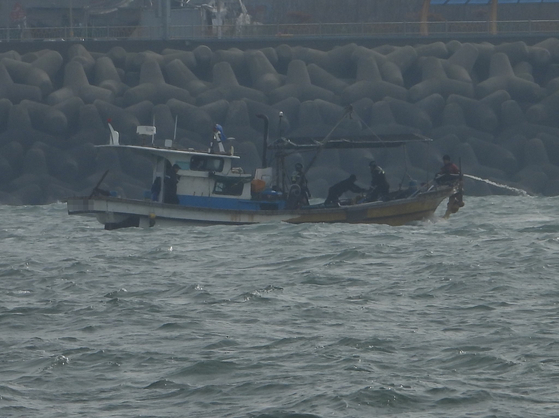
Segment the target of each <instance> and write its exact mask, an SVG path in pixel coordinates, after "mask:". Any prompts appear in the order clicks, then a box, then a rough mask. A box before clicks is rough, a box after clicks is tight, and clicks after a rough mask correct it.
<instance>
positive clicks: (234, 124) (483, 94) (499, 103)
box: [0, 38, 559, 205]
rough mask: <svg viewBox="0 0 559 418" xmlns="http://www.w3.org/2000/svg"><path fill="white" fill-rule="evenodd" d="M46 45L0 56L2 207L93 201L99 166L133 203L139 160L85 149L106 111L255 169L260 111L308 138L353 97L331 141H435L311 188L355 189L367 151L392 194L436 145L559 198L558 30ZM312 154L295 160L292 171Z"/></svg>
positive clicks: (351, 159)
mask: <svg viewBox="0 0 559 418" xmlns="http://www.w3.org/2000/svg"><path fill="white" fill-rule="evenodd" d="M44 46H46V45H45V44H41V45H37V49H36V50H30V48H29V46H27V47H26V52H22V53H19V52H17V50H16V49H17V48H15V47H14V50H10V51H7V52H4V53H2V54H0V203H2V204H12V205H21V204H46V203H51V202H55V201H58V200H63V199H64V198H65V197H68V196H72V195H80V194H82V195H88V194H89V193H90V192H91V189H92V187H94V186H95V185H96V183H97V182H98V181H99V179H100V178H101V176H102V174H103V173H104V172H105V171H106V170H109V173H108V175H107V176H106V177H105V178H104V180H103V184H102V185H101V187H102V188H105V189H110V190H115V191H116V192H118V193H119V194H121V195H123V196H128V197H141V196H142V195H143V192H144V190H146V188H149V184H150V182H151V168H150V167H151V163H150V161H149V160H147V159H144V158H142V157H138V156H135V155H127V154H125V153H119V152H116V151H114V150H108V149H103V148H96V147H95V145H100V144H105V143H108V138H109V130H108V126H107V121H108V120H109V119H110V120H111V123H112V125H113V126H114V128H115V129H116V130H117V131H119V133H120V137H121V142H122V143H128V144H141V143H142V141H146V138H142V137H140V136H138V135H137V134H136V128H137V126H139V125H152V124H153V123H155V125H156V127H157V135H156V136H155V138H154V140H155V143H156V144H160V145H162V144H163V141H164V140H165V139H169V138H174V143H175V145H176V146H179V147H184V148H194V149H207V147H208V144H209V142H210V140H211V135H212V128H213V126H214V125H215V124H216V123H219V124H221V125H222V126H223V128H224V131H225V134H226V136H227V137H232V138H234V140H232V141H231V142H230V145H233V146H234V149H235V152H236V153H238V154H239V155H240V156H241V165H242V166H243V167H244V168H245V170H246V171H249V172H250V170H253V169H254V168H256V167H257V166H259V164H260V157H261V155H262V141H263V132H262V130H263V122H262V119H261V118H259V117H257V115H259V114H264V115H266V116H268V118H269V120H270V123H269V127H270V133H269V140H270V141H273V140H275V139H277V138H278V137H280V136H286V137H302V136H303V137H308V136H312V137H317V138H319V137H324V136H325V135H327V134H328V133H329V132H330V131H331V130H332V128H333V127H334V125H335V124H337V123H338V122H339V118H340V117H341V116H342V114H343V113H344V109H345V108H346V107H347V106H348V105H351V106H352V107H353V112H354V115H355V117H353V118H351V119H347V120H345V121H344V122H343V123H341V124H339V126H338V128H337V131H336V136H361V135H371V134H379V135H380V134H392V133H403V132H419V133H421V134H423V135H425V136H428V137H430V138H433V141H432V142H431V143H429V144H414V145H410V146H408V147H407V148H406V151H405V152H403V153H399V152H394V151H390V152H388V151H374V152H372V151H366V152H363V151H359V152H357V151H328V152H323V153H321V154H320V155H319V156H318V158H316V160H315V161H314V164H313V166H312V167H310V169H309V171H308V173H307V176H308V178H309V181H310V184H309V186H310V189H311V192H313V195H314V196H323V195H325V194H326V192H327V188H328V186H329V185H331V184H332V183H334V182H336V181H338V180H341V179H343V178H345V177H347V176H348V175H349V174H350V173H354V174H356V175H357V176H358V179H359V182H360V183H361V184H363V185H366V184H367V183H368V182H369V172H368V166H367V162H368V161H369V160H371V159H375V160H377V161H378V162H379V164H380V165H381V166H382V167H383V168H384V169H385V171H386V172H387V176H388V178H389V181H390V183H391V187H392V188H393V189H396V188H398V187H399V186H400V185H401V184H402V183H403V182H404V179H407V178H409V177H411V178H414V179H417V180H419V181H426V180H429V179H431V178H432V177H433V175H434V174H435V173H436V172H437V171H438V169H439V168H440V166H441V165H442V162H441V157H442V155H443V154H450V155H451V156H452V157H453V159H454V161H455V162H456V163H458V161H459V162H460V164H461V166H462V169H463V171H464V172H465V173H468V174H470V175H472V176H475V177H479V178H484V179H489V180H491V181H493V182H496V183H499V184H508V185H510V186H511V187H515V188H519V189H524V190H527V191H529V192H530V193H534V194H542V195H546V196H555V195H559V118H557V115H558V112H559V39H557V38H549V39H546V40H543V41H540V42H538V43H535V44H531V45H528V44H527V43H525V42H522V41H514V42H504V43H495V44H493V43H489V42H479V43H477V42H461V41H458V40H452V41H448V42H443V41H438V42H433V43H430V44H421V45H411V44H410V45H404V46H403V45H391V44H385V45H380V46H377V47H373V48H369V47H365V46H360V45H359V44H357V43H348V44H345V45H340V46H336V47H333V48H331V49H328V50H318V49H313V48H310V47H305V46H295V45H293V44H279V45H276V46H270V47H262V48H254V49H240V48H235V47H231V48H227V49H219V48H217V47H216V46H211V45H210V46H208V45H196V46H192V47H189V46H188V45H185V47H184V48H167V49H163V50H160V51H152V50H144V51H137V50H134V51H127V50H126V43H120V44H118V45H115V46H111V47H110V48H109V47H108V48H107V50H106V51H101V52H100V51H98V50H95V51H92V50H88V49H87V48H86V47H85V46H84V45H83V44H80V43H75V44H73V45H71V46H70V47H69V48H67V49H66V50H65V51H64V53H61V52H58V51H56V50H54V49H48V48H44ZM41 47H43V48H41ZM280 111H281V112H283V117H282V118H281V123H280V118H279V112H280ZM148 140H150V141H151V138H149V139H148ZM311 158H312V156H309V155H298V154H295V155H293V156H292V157H290V159H289V160H288V164H295V162H298V161H301V162H303V163H307V162H308V161H309V160H310V159H311ZM288 168H289V167H288ZM406 181H407V180H406ZM465 183H466V185H465V186H466V194H470V195H487V194H498V193H500V191H499V188H493V187H492V186H491V182H475V181H474V180H471V179H468V178H466V180H465Z"/></svg>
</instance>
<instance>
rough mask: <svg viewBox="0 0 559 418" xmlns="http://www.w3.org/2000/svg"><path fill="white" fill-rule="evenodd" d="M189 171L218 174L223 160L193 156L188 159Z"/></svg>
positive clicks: (221, 168)
mask: <svg viewBox="0 0 559 418" xmlns="http://www.w3.org/2000/svg"><path fill="white" fill-rule="evenodd" d="M190 169H191V170H194V171H214V172H216V173H220V172H221V171H223V158H217V157H202V156H200V155H193V156H192V157H191V158H190Z"/></svg>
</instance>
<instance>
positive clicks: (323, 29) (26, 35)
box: [0, 20, 559, 41]
mask: <svg viewBox="0 0 559 418" xmlns="http://www.w3.org/2000/svg"><path fill="white" fill-rule="evenodd" d="M426 34H428V35H438V36H444V35H449V36H450V35H452V36H454V35H461V34H462V35H482V34H509V35H510V34H548V35H549V34H559V20H518V21H501V22H488V21H439V22H426V23H421V22H366V23H309V24H273V25H258V24H255V25H249V26H243V27H239V26H234V25H224V26H220V27H215V26H214V27H212V26H192V25H190V26H169V27H167V28H165V27H160V26H158V27H156V26H152V27H148V26H102V27H93V26H89V27H74V28H70V27H59V28H56V27H51V28H24V29H18V28H0V41H18V40H21V41H64V40H125V39H137V40H162V39H168V40H181V39H196V40H200V39H271V38H274V39H278V38H292V37H301V38H302V37H318V38H326V37H363V36H364V37H374V36H424V35H426Z"/></svg>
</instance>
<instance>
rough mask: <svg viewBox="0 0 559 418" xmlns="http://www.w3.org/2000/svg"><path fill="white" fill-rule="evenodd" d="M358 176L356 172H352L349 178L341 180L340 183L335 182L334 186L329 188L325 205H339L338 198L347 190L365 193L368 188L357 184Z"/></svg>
mask: <svg viewBox="0 0 559 418" xmlns="http://www.w3.org/2000/svg"><path fill="white" fill-rule="evenodd" d="M356 180H357V177H356V176H355V174H352V175H351V176H349V177H348V178H347V179H345V180H342V181H340V182H339V183H336V184H334V185H333V186H332V187H330V188H329V189H328V196H327V197H326V200H325V201H324V204H325V205H337V204H338V199H339V198H340V196H341V195H343V194H344V193H345V192H353V193H363V192H366V191H367V189H363V188H361V187H359V186H358V185H356V184H355V181H356Z"/></svg>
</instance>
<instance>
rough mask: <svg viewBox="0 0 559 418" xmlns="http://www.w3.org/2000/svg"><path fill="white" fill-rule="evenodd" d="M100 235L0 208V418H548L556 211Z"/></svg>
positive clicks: (521, 199) (484, 207) (492, 206)
mask: <svg viewBox="0 0 559 418" xmlns="http://www.w3.org/2000/svg"><path fill="white" fill-rule="evenodd" d="M444 206H445V205H444V203H443V205H441V207H440V208H439V211H438V212H437V215H438V216H437V217H436V218H434V219H433V220H431V221H426V222H417V223H415V224H413V225H409V226H403V227H390V226H382V225H341V224H337V225H326V224H317V225H310V224H307V225H289V224H263V225H256V226H231V227H224V226H212V227H189V226H185V227H182V228H172V229H157V228H156V229H150V230H144V229H127V230H118V231H104V230H103V226H102V225H101V224H99V223H97V221H96V220H95V219H93V218H84V217H79V216H68V215H67V213H66V208H65V205H64V204H54V205H50V206H40V207H8V206H1V207H0V216H1V219H2V221H3V222H2V225H1V227H0V250H1V252H0V254H1V256H0V295H1V296H0V297H1V300H0V327H1V328H0V330H1V338H0V417H41V418H50V417H53V418H54V417H204V418H205V417H207V418H220V417H251V418H256V417H258V418H272V417H274V418H288V417H289V418H302V417H307V418H308V417H321V418H322V417H324V418H326V417H344V418H345V417H367V418H370V417H408V418H419V417H445V418H446V417H480V418H481V417H483V418H489V417H495V418H501V417H502V418H513V417H519V418H520V417H522V418H526V417H530V418H537V417H557V416H559V304H558V303H559V278H558V272H559V256H558V253H559V209H558V206H559V199H558V198H543V197H531V196H491V197H468V196H466V206H465V207H464V208H463V209H461V210H460V212H458V213H457V214H456V215H453V216H452V217H451V218H450V219H449V220H444V219H441V216H442V214H443V212H444Z"/></svg>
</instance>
